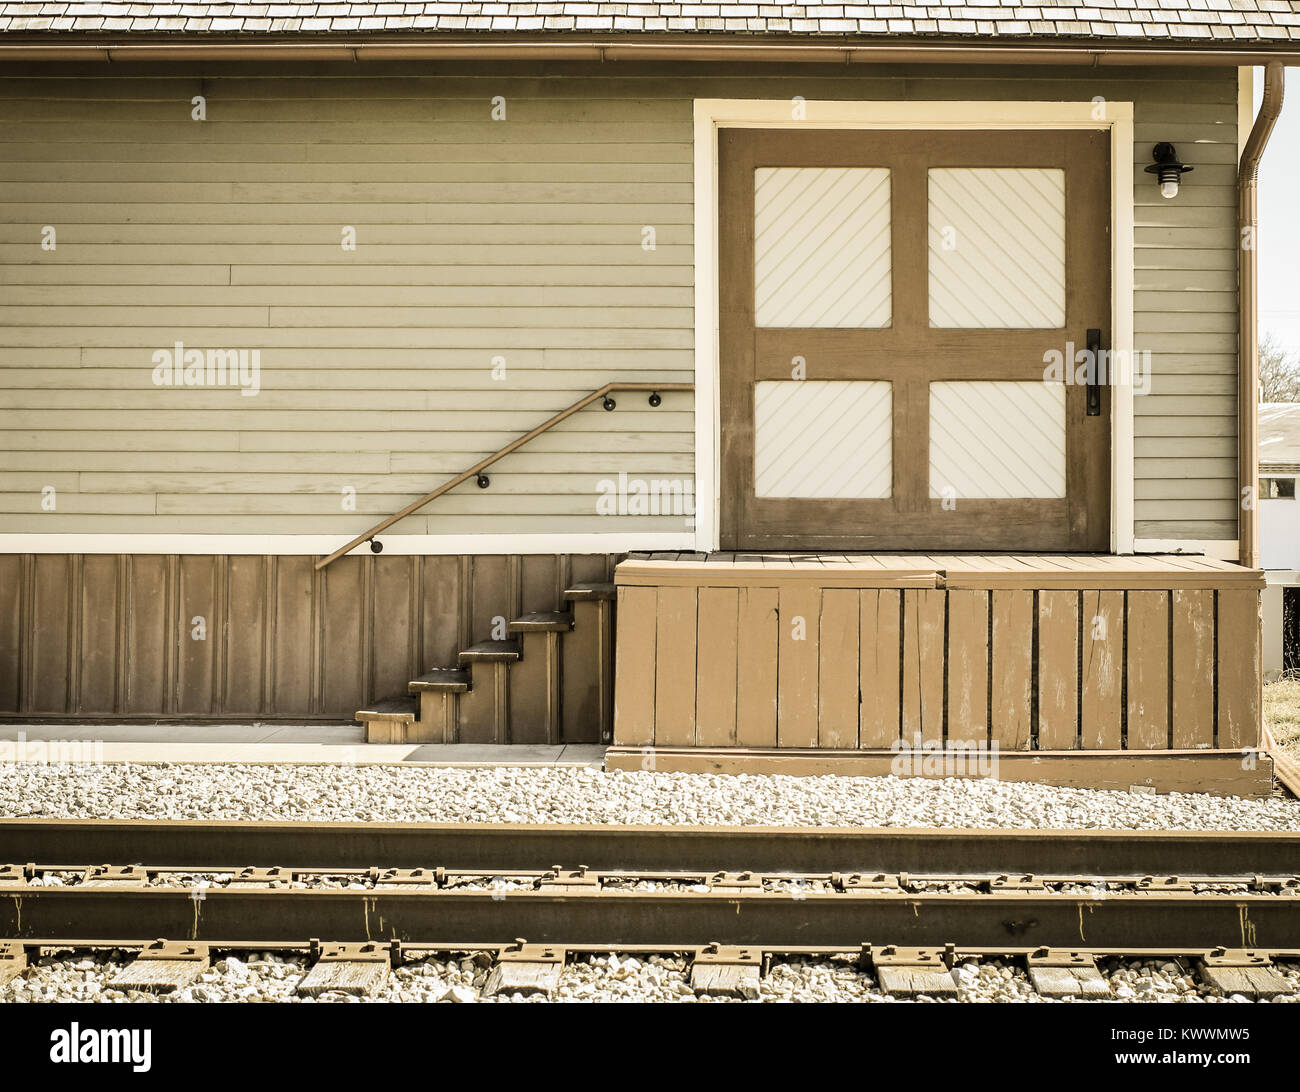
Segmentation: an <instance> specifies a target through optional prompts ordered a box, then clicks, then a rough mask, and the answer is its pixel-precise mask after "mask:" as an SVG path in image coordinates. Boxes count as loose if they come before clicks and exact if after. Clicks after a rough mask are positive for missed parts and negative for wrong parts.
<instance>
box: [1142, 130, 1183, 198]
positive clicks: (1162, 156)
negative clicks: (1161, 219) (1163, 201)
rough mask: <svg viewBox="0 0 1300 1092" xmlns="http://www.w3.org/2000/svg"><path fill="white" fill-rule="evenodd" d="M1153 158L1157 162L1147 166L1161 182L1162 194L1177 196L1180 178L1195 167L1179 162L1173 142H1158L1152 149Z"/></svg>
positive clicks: (1148, 170)
mask: <svg viewBox="0 0 1300 1092" xmlns="http://www.w3.org/2000/svg"><path fill="white" fill-rule="evenodd" d="M1151 158H1152V159H1154V160H1155V162H1154V163H1152V164H1151V166H1149V167H1148V168H1147V174H1153V175H1155V176H1156V181H1157V182H1159V183H1160V196H1161V197H1164V198H1170V197H1177V196H1178V183H1179V180H1180V179H1181V178H1182V176H1183V175H1185V174H1186V173H1187V172H1188V171H1191V170H1195V168H1194V167H1185V166H1183V164H1181V163H1180V162H1178V152H1177V151H1176V150H1175V148H1174V146H1173V145H1172V144H1168V143H1161V144H1157V145H1156V146H1155V147H1154V148H1153V149H1152V150H1151Z"/></svg>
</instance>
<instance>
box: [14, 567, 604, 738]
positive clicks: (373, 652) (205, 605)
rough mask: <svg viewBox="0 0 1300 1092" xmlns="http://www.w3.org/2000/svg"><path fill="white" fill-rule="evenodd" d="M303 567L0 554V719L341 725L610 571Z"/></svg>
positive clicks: (555, 604) (547, 568)
mask: <svg viewBox="0 0 1300 1092" xmlns="http://www.w3.org/2000/svg"><path fill="white" fill-rule="evenodd" d="M312 561H313V559H312V558H310V557H301V556H287V557H261V556H183V557H178V556H175V555H171V556H145V555H107V554H105V555H81V554H41V555H32V554H0V718H7V719H11V720H12V719H15V718H24V717H42V718H44V717H56V718H57V717H113V718H122V719H130V718H133V717H146V718H190V717H194V718H203V717H228V718H233V719H236V720H238V719H248V718H252V717H257V718H259V719H277V718H278V719H304V718H307V719H316V718H319V719H329V720H351V719H352V717H353V714H354V713H356V711H357V710H358V709H360V708H362V707H363V706H364V705H365V703H367V702H370V701H374V700H377V699H380V698H384V697H389V696H392V695H394V694H404V693H405V692H406V686H407V683H408V682H409V681H410V680H411V679H415V678H417V677H419V676H420V675H421V674H423V673H424V672H425V671H426V670H429V669H431V668H435V667H454V666H455V665H456V662H457V660H456V656H457V653H458V652H459V651H460V650H462V649H465V648H468V647H469V646H470V645H471V644H473V643H475V642H476V641H483V640H488V639H490V638H492V637H493V636H494V628H496V629H497V630H498V631H499V628H500V627H503V626H504V625H505V623H506V622H508V621H510V620H512V619H514V618H517V617H518V616H519V615H520V614H522V613H524V612H526V611H553V610H557V609H559V608H560V607H561V606H562V601H563V593H564V590H565V588H566V587H568V586H569V585H570V584H571V583H573V582H579V581H606V580H608V579H610V576H611V574H612V572H613V566H614V558H612V557H610V556H606V555H603V554H597V555H530V556H527V557H521V556H518V555H512V556H484V555H480V556H439V557H427V558H425V557H395V556H391V555H386V556H379V557H376V556H374V555H365V556H357V557H346V558H342V559H340V560H339V561H337V562H335V563H334V564H333V565H331V566H330V567H329V568H328V569H325V570H322V571H320V572H316V571H315V570H314V569H313V567H312ZM575 663H576V661H575ZM572 681H573V683H574V685H575V687H576V686H577V684H578V683H579V682H580V679H578V678H577V677H576V675H575V678H574V679H573V680H572Z"/></svg>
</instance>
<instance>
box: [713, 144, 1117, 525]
mask: <svg viewBox="0 0 1300 1092" xmlns="http://www.w3.org/2000/svg"><path fill="white" fill-rule="evenodd" d="M719 144H720V161H719V194H720V208H719V241H720V251H721V267H720V285H719V287H720V303H721V309H720V336H721V349H722V356H721V364H722V367H721V400H722V498H721V500H722V546H723V548H724V549H744V548H768V549H782V548H785V549H795V548H818V547H820V548H827V549H832V548H833V549H941V548H942V549H1019V550H1031V549H1032V550H1104V549H1107V548H1108V547H1109V540H1110V528H1109V510H1110V397H1109V391H1108V390H1106V389H1105V388H1104V387H1103V388H1102V390H1101V413H1100V414H1099V415H1097V416H1092V417H1089V416H1087V413H1086V387H1085V385H1083V384H1081V383H1080V384H1076V383H1068V384H1067V383H1061V382H1048V379H1049V378H1050V377H1049V376H1048V373H1047V371H1046V369H1047V366H1048V365H1047V361H1048V360H1049V355H1048V354H1050V353H1052V352H1054V351H1055V352H1057V353H1061V354H1069V353H1071V352H1073V351H1074V349H1075V348H1077V349H1082V348H1083V347H1084V345H1085V339H1086V336H1087V331H1088V330H1089V329H1101V330H1102V331H1103V337H1104V335H1105V331H1106V328H1107V326H1108V325H1109V315H1110V272H1109V262H1110V238H1109V231H1110V208H1109V150H1108V142H1107V139H1106V137H1105V136H1104V134H1101V133H1098V132H1074V131H1050V132H1043V131H1035V132H1032V133H1026V132H1005V131H999V132H948V131H926V132H893V131H890V132H885V131H858V130H855V131H826V130H822V131H807V132H802V131H792V130H777V131H768V130H753V129H733V130H723V131H722V133H721V134H720V136H719ZM1104 343H1105V342H1104V340H1103V344H1104Z"/></svg>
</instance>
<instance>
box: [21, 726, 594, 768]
mask: <svg viewBox="0 0 1300 1092" xmlns="http://www.w3.org/2000/svg"><path fill="white" fill-rule="evenodd" d="M604 755H605V748H604V747H603V746H600V745H598V744H561V745H557V746H544V745H524V744H519V745H512V746H496V745H491V744H479V743H453V744H441V743H402V744H388V743H366V742H365V735H364V730H363V729H362V728H361V726H360V725H357V724H279V723H276V724H268V723H247V724H217V723H213V724H89V723H85V724H78V723H75V722H62V723H59V724H0V762H15V761H17V762H24V761H25V762H234V763H243V764H274V763H284V764H289V765H293V764H298V765H301V764H326V765H328V764H340V765H347V766H362V765H385V764H401V765H420V766H591V767H594V768H596V769H599V768H600V767H601V765H602V762H603V759H604Z"/></svg>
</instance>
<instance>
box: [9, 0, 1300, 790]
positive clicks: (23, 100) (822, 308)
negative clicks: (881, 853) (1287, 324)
mask: <svg viewBox="0 0 1300 1092" xmlns="http://www.w3.org/2000/svg"><path fill="white" fill-rule="evenodd" d="M1298 37H1300V5H1297V4H1296V3H1295V2H1294V0H1282V2H1279V0H1154V2H1152V3H1146V2H1145V0H1144V2H1143V3H1137V2H1135V0H1113V2H1112V3H1111V4H1110V6H1097V7H1090V6H1087V5H1086V4H1084V3H1083V0H1078V2H1077V3H1076V2H1075V0H1066V2H1062V3H1058V4H1053V5H1051V6H1050V7H1032V8H1031V7H1029V6H1028V5H1020V4H1014V3H1005V2H1004V3H1002V4H1000V5H996V6H995V5H991V4H986V3H978V4H977V3H974V2H973V0H972V2H971V3H969V4H965V5H962V4H955V3H954V4H939V5H932V6H929V7H922V8H912V7H906V8H904V7H883V6H853V5H841V4H834V5H832V4H829V3H804V4H799V5H795V6H787V5H780V4H774V5H766V4H756V3H738V2H732V0H720V2H715V3H711V4H709V3H701V4H690V3H681V4H661V3H658V2H650V3H644V4H636V3H629V4H612V3H611V4H607V3H597V2H595V0H580V2H573V3H571V2H567V0H564V2H557V3H553V4H545V3H534V2H526V3H514V2H505V0H502V2H499V3H486V2H485V3H462V2H460V0H446V2H441V3H428V4H419V3H417V4H402V3H393V4H384V3H371V4H353V3H347V2H344V3H338V4H333V5H322V6H319V7H318V6H316V5H299V4H293V3H286V4H276V3H271V4H246V3H223V4H218V3H186V2H184V0H178V2H175V3H171V4H139V3H127V2H125V0H124V2H115V0H103V2H99V0H97V2H93V3H46V4H40V5H37V4H24V3H3V2H0V61H2V62H3V65H2V67H0V143H2V146H3V153H2V154H0V231H2V232H3V238H0V452H2V454H0V715H3V716H4V717H6V718H8V719H10V720H31V719H45V718H66V719H69V720H86V719H93V718H108V719H112V720H115V721H120V720H124V719H143V720H168V719H181V718H185V719H191V718H198V719H202V718H219V719H223V720H231V719H243V718H257V719H262V720H271V719H285V720H295V721H301V720H309V719H323V720H331V719H332V720H337V719H351V718H352V717H353V716H354V714H357V713H358V712H360V713H362V714H364V716H363V717H362V719H364V720H365V721H366V722H367V723H368V725H369V731H370V733H371V738H376V739H393V740H401V739H410V740H417V739H423V740H438V741H445V742H456V741H460V742H471V741H478V742H491V741H496V742H519V741H529V742H538V741H587V742H609V743H612V744H613V747H612V749H611V751H610V752H609V755H608V757H607V763H608V764H609V765H611V766H622V767H626V768H643V767H647V766H653V767H654V768H658V769H674V768H676V769H755V770H758V769H780V770H794V771H804V770H818V771H822V770H842V771H845V772H849V771H852V772H889V770H891V769H893V770H895V771H896V772H897V771H898V769H899V766H898V763H899V762H900V761H902V760H903V759H907V760H908V761H913V760H916V761H914V765H916V762H917V761H919V763H920V765H924V761H925V760H926V756H930V757H934V756H933V755H932V754H931V751H928V750H926V748H927V747H929V748H931V749H932V750H933V749H934V748H938V749H939V751H941V752H943V754H944V755H948V754H949V753H950V752H951V750H952V747H950V745H958V744H960V745H962V746H968V745H969V746H971V747H974V748H975V749H976V750H977V751H978V752H979V753H980V754H981V755H984V754H985V753H986V752H989V753H992V754H993V755H995V756H996V758H997V762H998V765H999V769H1000V773H999V776H1003V777H1029V778H1038V779H1044V780H1056V781H1060V782H1065V783H1090V784H1108V785H1117V786H1120V787H1124V788H1127V787H1129V786H1130V785H1146V786H1155V787H1159V788H1170V787H1182V788H1196V787H1200V788H1211V789H1215V790H1216V791H1241V792H1248V793H1249V792H1260V791H1267V784H1268V778H1269V772H1270V766H1269V761H1268V759H1267V757H1266V756H1260V755H1257V754H1256V753H1255V752H1254V750H1253V749H1254V748H1256V747H1258V746H1259V744H1260V732H1261V725H1260V694H1259V687H1260V681H1259V680H1260V666H1259V660H1260V637H1259V632H1260V631H1259V603H1260V589H1261V588H1262V587H1263V577H1262V574H1261V573H1260V571H1259V568H1258V556H1257V546H1256V543H1257V530H1256V527H1255V505H1254V503H1253V493H1252V489H1253V487H1254V484H1255V480H1256V469H1255V458H1256V456H1255V450H1256V424H1255V418H1254V399H1253V395H1252V393H1251V392H1253V390H1254V383H1255V379H1254V368H1255V341H1256V338H1255V318H1254V314H1255V291H1256V290H1255V280H1254V277H1255V273H1254V269H1255V261H1254V249H1253V246H1254V242H1253V240H1254V223H1253V216H1254V211H1253V209H1254V206H1253V200H1254V198H1253V194H1254V185H1255V182H1254V178H1255V172H1254V167H1255V165H1257V163H1258V157H1259V155H1260V154H1261V153H1262V151H1263V147H1264V145H1265V143H1266V142H1267V139H1268V134H1269V130H1270V129H1271V125H1272V120H1273V119H1274V118H1275V117H1276V113H1277V110H1278V109H1280V101H1281V82H1282V73H1283V70H1284V69H1283V66H1284V65H1285V64H1288V63H1293V62H1294V61H1295V60H1296V58H1297V57H1298V56H1300V44H1298V43H1297V38H1298ZM1251 66H1267V67H1266V68H1265V69H1263V70H1262V71H1263V72H1264V73H1265V75H1264V76H1263V77H1261V78H1264V79H1265V81H1266V87H1265V94H1264V105H1263V107H1262V109H1261V111H1260V113H1259V117H1258V119H1256V117H1255V116H1254V113H1253V110H1252V101H1251V99H1252V67H1251ZM1188 168H1190V169H1191V170H1192V172H1193V173H1185V170H1186V169H1188ZM1243 391H1244V392H1246V394H1245V396H1244V397H1243V395H1242V392H1243ZM399 514H400V518H398V519H396V520H393V519H392V518H391V517H393V516H394V515H399ZM380 548H381V549H382V552H375V551H376V550H377V549H380ZM386 699H396V700H386ZM417 701H418V703H419V704H418V705H416V704H415V703H416V702H417ZM908 756H911V757H910V758H909V757H908ZM917 756H920V759H919V760H918V759H917ZM943 760H944V761H946V760H947V759H946V758H944V759H943ZM905 772H927V771H923V770H920V767H919V766H917V769H915V770H911V769H910V768H909V770H908V771H905Z"/></svg>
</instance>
